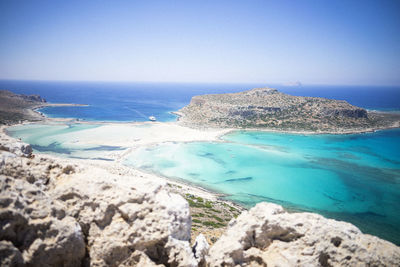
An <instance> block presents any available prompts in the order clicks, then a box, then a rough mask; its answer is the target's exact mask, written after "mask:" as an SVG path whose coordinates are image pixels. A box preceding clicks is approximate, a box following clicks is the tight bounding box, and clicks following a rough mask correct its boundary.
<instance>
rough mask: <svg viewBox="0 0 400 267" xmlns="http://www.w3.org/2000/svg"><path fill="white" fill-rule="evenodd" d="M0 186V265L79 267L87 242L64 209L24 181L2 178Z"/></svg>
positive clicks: (77, 225)
mask: <svg viewBox="0 0 400 267" xmlns="http://www.w3.org/2000/svg"><path fill="white" fill-rule="evenodd" d="M0 185H1V188H0V192H1V194H0V225H1V231H0V240H1V242H2V245H1V246H0V255H7V256H6V257H4V258H3V257H1V264H0V265H1V266H18V265H20V264H23V265H29V266H79V265H80V264H81V261H82V259H83V257H84V255H85V243H84V238H83V235H82V231H81V228H80V226H79V224H78V223H77V222H76V221H75V220H74V219H73V218H72V217H70V216H67V215H66V212H65V210H64V207H63V206H62V205H60V203H58V202H57V201H53V200H52V199H51V198H50V197H49V196H48V195H47V194H46V193H44V192H43V191H42V190H40V189H39V188H38V187H37V186H35V185H32V184H30V183H28V182H27V181H25V180H24V179H14V178H12V177H7V176H0ZM18 252H20V253H18Z"/></svg>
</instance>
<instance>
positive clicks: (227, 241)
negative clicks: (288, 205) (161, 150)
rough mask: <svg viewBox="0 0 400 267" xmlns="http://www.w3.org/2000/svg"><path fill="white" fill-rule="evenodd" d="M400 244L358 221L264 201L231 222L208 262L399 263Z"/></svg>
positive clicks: (266, 264) (331, 264)
mask: <svg viewBox="0 0 400 267" xmlns="http://www.w3.org/2000/svg"><path fill="white" fill-rule="evenodd" d="M399 264H400V248H399V247H397V246H395V245H394V244H392V243H390V242H387V241H384V240H382V239H379V238H377V237H374V236H371V235H365V234H362V233H361V232H360V230H359V229H358V228H356V227H355V226H354V225H352V224H349V223H345V222H338V221H335V220H330V219H326V218H324V217H322V216H320V215H317V214H313V213H287V212H285V211H284V210H283V208H282V207H281V206H279V205H275V204H268V203H260V204H258V205H257V206H256V207H254V208H252V209H251V210H250V211H249V212H244V213H243V214H242V215H240V216H239V217H238V218H237V220H235V221H232V222H231V223H230V226H229V228H228V230H227V232H226V233H225V234H224V235H223V236H222V237H221V238H220V239H219V240H218V241H217V242H216V243H215V244H214V246H213V247H211V249H210V252H209V255H208V257H207V265H208V266H236V265H244V266H399Z"/></svg>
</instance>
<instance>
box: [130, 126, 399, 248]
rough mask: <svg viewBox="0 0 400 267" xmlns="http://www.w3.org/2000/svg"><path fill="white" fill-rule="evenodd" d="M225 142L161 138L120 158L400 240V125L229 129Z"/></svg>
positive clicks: (246, 201)
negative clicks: (369, 129) (311, 130)
mask: <svg viewBox="0 0 400 267" xmlns="http://www.w3.org/2000/svg"><path fill="white" fill-rule="evenodd" d="M223 139H224V140H225V141H226V142H215V143H206V142H194V143H165V144H161V145H156V146H153V147H151V148H142V149H139V150H137V151H135V152H134V153H132V154H131V155H130V156H129V157H128V158H127V159H126V161H125V164H127V165H131V166H134V167H137V168H141V169H144V170H147V171H151V172H155V173H158V174H161V175H164V176H167V177H170V178H175V179H183V180H185V181H188V182H190V183H193V184H197V185H200V186H202V187H206V188H208V189H211V190H214V191H218V192H221V193H225V194H226V195H227V196H226V198H227V199H229V200H232V201H235V202H239V203H242V204H243V205H245V206H248V207H250V206H253V205H255V204H256V203H258V202H260V201H269V202H274V203H278V204H281V205H283V206H285V207H286V208H289V209H293V210H304V211H313V212H318V213H320V214H323V215H325V216H327V217H331V218H335V219H340V220H346V221H349V222H352V223H354V224H355V225H357V226H358V227H359V228H360V229H361V230H363V231H364V232H367V233H371V234H374V235H378V236H380V237H382V238H385V239H387V240H390V241H392V242H395V243H397V244H400V230H399V227H398V226H399V225H400V212H399V211H400V130H387V131H379V132H376V133H367V134H354V135H308V136H305V135H297V134H279V133H265V132H246V131H243V132H234V133H231V134H229V135H226V136H224V137H223Z"/></svg>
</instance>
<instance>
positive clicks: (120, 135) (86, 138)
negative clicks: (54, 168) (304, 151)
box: [0, 118, 238, 207]
mask: <svg viewBox="0 0 400 267" xmlns="http://www.w3.org/2000/svg"><path fill="white" fill-rule="evenodd" d="M71 122H73V123H75V121H74V120H70V119H52V118H46V120H45V121H44V122H39V123H21V124H17V125H14V126H22V125H30V126H35V125H43V124H44V125H53V124H57V125H60V124H61V125H66V124H67V123H71ZM78 123H80V124H96V125H99V127H96V128H90V129H85V130H81V131H79V132H72V133H69V134H68V135H64V136H63V138H64V140H65V142H66V143H67V144H68V143H69V144H71V145H75V146H81V147H85V146H91V145H97V146H120V147H124V148H126V149H124V150H120V151H109V152H107V153H106V154H107V155H106V156H107V158H111V159H114V161H103V160H90V159H74V158H65V157H59V156H57V155H56V154H52V155H50V154H48V153H41V152H35V154H38V155H40V156H41V157H46V158H49V159H55V160H57V161H59V162H63V163H64V164H73V165H76V166H79V167H80V168H82V169H87V170H89V169H90V168H88V167H90V166H93V167H95V169H97V171H98V170H99V169H102V170H104V173H111V174H116V175H121V176H131V177H133V178H135V177H140V178H145V179H149V180H151V181H157V182H161V183H169V184H172V185H175V188H177V189H179V191H181V192H182V193H184V194H186V193H187V194H193V195H196V196H199V197H202V198H205V199H209V200H216V199H217V198H218V197H219V196H220V195H219V194H217V193H215V192H210V191H208V190H205V189H203V188H200V187H196V186H193V185H189V184H187V183H184V182H180V181H176V180H172V179H168V178H166V177H162V176H158V175H156V174H153V173H146V172H143V171H141V170H138V169H135V168H133V167H127V166H125V165H123V164H122V161H123V159H124V157H125V156H126V155H128V154H129V153H131V152H132V151H134V150H135V149H138V148H142V147H147V146H152V145H155V144H159V143H164V142H194V141H215V142H216V141H220V139H219V137H220V136H222V135H224V134H226V133H228V132H230V131H232V129H192V128H188V127H185V126H182V125H179V123H177V122H171V123H164V122H141V123H139V122H134V123H112V122H111V123H104V122H100V123H99V122H78ZM0 129H1V133H2V135H3V138H10V139H14V138H12V137H10V136H7V135H6V129H7V127H5V126H2V127H1V128H0ZM99 153H100V152H99ZM102 156H104V155H102ZM89 173H90V172H89ZM227 203H228V202H227ZM229 203H230V202H229ZM230 205H234V206H236V207H238V206H237V205H235V204H233V203H230Z"/></svg>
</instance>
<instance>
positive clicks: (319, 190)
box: [0, 81, 400, 245]
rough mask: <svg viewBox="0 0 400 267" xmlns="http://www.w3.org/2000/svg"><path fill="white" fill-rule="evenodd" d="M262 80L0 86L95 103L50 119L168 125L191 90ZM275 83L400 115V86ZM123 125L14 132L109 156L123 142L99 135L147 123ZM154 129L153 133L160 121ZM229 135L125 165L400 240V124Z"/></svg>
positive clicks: (227, 88) (145, 152) (54, 148)
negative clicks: (152, 119)
mask: <svg viewBox="0 0 400 267" xmlns="http://www.w3.org/2000/svg"><path fill="white" fill-rule="evenodd" d="M259 86H265V85H261V84H172V83H167V84H160V83H89V82H87V83H75V82H74V83H72V82H21V81H0V89H9V90H11V91H13V92H16V93H24V94H40V95H41V96H42V97H44V98H46V99H47V100H48V101H50V102H60V103H80V104H89V106H88V107H68V108H61V107H57V108H46V109H43V110H42V111H43V112H44V113H45V114H46V115H48V116H50V117H70V118H80V119H84V120H89V121H146V120H148V116H151V115H154V116H156V117H157V119H158V120H160V121H171V120H175V119H176V117H175V116H174V115H172V114H170V112H171V111H176V110H178V109H180V108H182V107H183V106H185V105H187V104H188V103H189V101H190V99H191V97H192V96H193V95H198V94H206V93H226V92H238V91H242V90H247V89H251V88H254V87H259ZM269 86H270V87H274V88H277V89H279V90H280V91H282V92H286V93H289V94H293V95H303V96H318V97H326V98H334V99H342V100H347V101H348V102H350V103H351V104H354V105H357V106H361V107H364V108H367V109H375V110H391V111H396V112H399V111H400V88H394V87H354V86H353V87H351V86H294V87H291V86H279V85H269ZM120 127H122V128H120V129H119V130H118V131H115V130H113V129H110V128H109V127H107V126H106V125H101V124H97V125H96V124H67V125H66V124H56V125H27V126H17V127H11V128H9V129H8V130H9V132H10V134H12V135H13V136H16V137H20V138H22V140H24V141H26V142H28V143H31V144H32V145H33V147H34V149H35V150H36V151H40V152H45V153H55V154H58V155H62V156H66V157H76V158H92V159H97V160H110V159H108V158H107V153H109V152H115V151H118V150H123V149H126V147H115V146H109V145H108V146H107V145H104V144H101V143H100V142H99V143H96V142H95V140H92V139H96V136H97V137H98V140H100V139H101V140H105V139H107V140H109V139H110V138H115V140H118V139H119V138H126V137H127V136H129V137H130V138H133V139H135V138H140V135H141V134H143V129H140V127H143V126H135V127H133V128H132V127H130V128H123V127H124V126H120ZM148 127H150V132H151V127H153V126H152V125H151V124H150V125H146V128H147V129H148V130H149V128H148ZM141 132H142V133H141ZM110 135H111V136H110ZM105 136H106V137H107V138H104V137H105ZM222 139H223V140H224V142H192V143H162V144H157V145H154V146H152V147H143V148H138V149H136V150H135V151H133V152H132V153H130V154H128V155H127V156H126V157H125V159H124V164H126V165H128V166H133V167H135V168H140V169H142V170H144V171H148V172H153V173H157V174H160V175H163V176H166V177H170V178H172V179H178V180H184V181H187V182H190V183H193V184H196V185H200V186H202V187H205V188H208V189H210V190H214V191H218V192H221V193H224V194H225V195H226V198H227V199H229V200H232V201H235V202H237V203H241V204H243V205H244V206H247V207H250V206H253V205H255V204H256V203H258V202H260V201H269V202H274V203H278V204H281V205H283V206H284V207H286V208H288V209H291V210H300V211H312V212H317V213H320V214H322V215H324V216H326V217H329V218H334V219H338V220H344V221H348V222H351V223H353V224H355V225H356V226H358V227H359V228H360V229H361V230H362V231H363V232H365V233H370V234H374V235H377V236H379V237H382V238H384V239H387V240H389V241H392V242H394V243H396V244H397V245H400V227H399V226H400V212H399V210H400V129H393V130H384V131H378V132H375V133H365V134H352V135H301V134H283V133H266V132H251V131H236V132H233V133H230V134H228V135H225V136H223V137H222ZM85 140H86V141H88V140H89V141H90V145H87V144H88V142H86V145H85V146H81V145H80V142H79V141H82V142H83V143H85ZM112 140H114V139H112Z"/></svg>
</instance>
